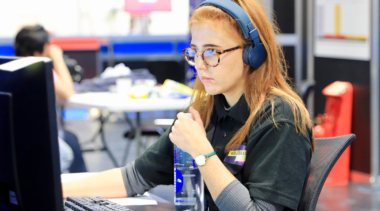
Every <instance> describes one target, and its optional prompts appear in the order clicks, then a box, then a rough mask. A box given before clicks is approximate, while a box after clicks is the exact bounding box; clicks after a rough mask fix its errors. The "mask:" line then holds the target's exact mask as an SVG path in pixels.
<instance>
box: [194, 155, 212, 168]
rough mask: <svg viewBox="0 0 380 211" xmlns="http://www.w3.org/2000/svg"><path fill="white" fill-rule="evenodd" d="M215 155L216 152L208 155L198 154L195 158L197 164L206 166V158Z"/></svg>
mask: <svg viewBox="0 0 380 211" xmlns="http://www.w3.org/2000/svg"><path fill="white" fill-rule="evenodd" d="M213 155H216V152H211V153H210V154H207V155H197V156H196V157H195V159H194V160H195V164H197V166H204V165H205V164H206V159H207V158H209V157H211V156H213Z"/></svg>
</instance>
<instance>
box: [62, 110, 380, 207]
mask: <svg viewBox="0 0 380 211" xmlns="http://www.w3.org/2000/svg"><path fill="white" fill-rule="evenodd" d="M113 117H115V118H111V119H113V121H112V122H109V123H107V124H106V126H105V138H106V140H107V142H108V143H109V146H110V150H111V151H112V153H114V155H115V157H116V159H117V161H118V162H119V164H121V163H122V157H123V154H124V150H125V146H126V144H127V139H125V138H123V134H124V132H125V131H126V130H127V129H128V125H127V124H126V123H125V122H124V121H123V120H122V118H117V117H118V116H116V115H115V116H113ZM119 117H120V116H119ZM167 118H169V117H168V116H167ZM152 121H153V118H144V119H143V121H142V122H143V123H151V122H152ZM98 127H99V123H98V122H96V121H95V120H90V119H87V120H70V121H66V125H65V128H66V129H67V130H69V131H71V132H74V133H75V134H76V135H77V136H78V138H79V141H80V142H81V143H83V142H85V141H87V140H89V139H90V138H91V137H92V136H93V134H94V133H95V132H96V130H97V129H98ZM149 139H150V142H151V143H153V142H154V141H155V140H156V139H155V138H149ZM144 140H145V141H146V140H147V139H146V138H145V139H144ZM98 141H99V140H98ZM98 143H100V142H97V143H95V144H93V145H95V146H99V144H98ZM86 146H87V147H86ZM86 146H82V147H83V148H88V147H89V146H90V145H86ZM136 147H137V145H136V142H135V141H132V142H131V149H130V150H129V153H128V157H127V159H126V162H127V163H128V162H131V161H133V160H134V159H136V156H137V153H136ZM84 159H85V162H86V165H87V168H88V170H89V171H91V172H99V171H104V170H108V169H111V168H114V166H113V164H112V162H111V160H110V159H109V157H108V155H107V154H106V152H100V151H97V152H86V153H84ZM151 192H153V193H155V194H156V195H158V196H160V197H162V198H164V199H166V200H168V201H170V202H173V197H174V196H173V186H158V187H156V188H154V189H153V190H151ZM316 210H317V211H330V210H334V211H335V210H337V211H375V210H380V192H378V193H375V192H372V191H371V189H370V186H369V185H363V184H350V185H348V186H342V187H325V188H323V190H322V193H321V195H320V198H319V201H318V205H317V209H316Z"/></svg>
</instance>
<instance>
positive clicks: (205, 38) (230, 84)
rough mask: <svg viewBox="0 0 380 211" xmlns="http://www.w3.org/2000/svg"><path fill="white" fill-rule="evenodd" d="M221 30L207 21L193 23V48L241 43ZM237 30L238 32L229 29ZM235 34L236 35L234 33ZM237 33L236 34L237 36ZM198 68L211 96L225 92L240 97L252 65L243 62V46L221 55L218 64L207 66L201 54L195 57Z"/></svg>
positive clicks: (226, 46)
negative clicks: (214, 27) (206, 22)
mask: <svg viewBox="0 0 380 211" xmlns="http://www.w3.org/2000/svg"><path fill="white" fill-rule="evenodd" d="M219 30H227V29H223V28H221V27H220V28H217V29H216V30H215V29H213V27H210V26H209V25H208V24H205V23H196V24H193V25H192V26H191V29H190V31H191V35H192V40H191V47H192V48H193V49H196V50H197V51H198V52H199V53H202V52H203V51H204V50H206V49H214V50H217V51H222V50H226V49H229V48H233V47H236V46H238V45H239V43H238V42H236V41H235V40H236V39H233V38H232V37H230V36H226V33H222V31H219ZM229 33H236V34H235V35H236V36H239V35H238V32H229ZM232 35H234V34H232ZM236 36H234V37H236ZM195 69H196V70H197V72H198V77H199V79H200V80H201V81H202V83H203V84H204V86H205V89H206V92H207V93H208V94H210V95H217V94H221V93H222V94H224V95H225V96H226V97H229V96H231V97H232V96H238V97H240V96H241V95H242V94H243V93H244V83H245V78H246V75H247V71H248V70H249V66H247V65H245V64H244V62H243V49H242V48H239V49H237V50H233V51H230V52H227V53H224V54H221V55H220V63H219V65H218V66H216V67H210V66H208V65H207V64H206V63H205V62H204V61H203V59H202V56H201V55H200V54H199V56H198V58H197V59H196V63H195Z"/></svg>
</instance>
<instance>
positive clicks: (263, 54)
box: [243, 43, 267, 68]
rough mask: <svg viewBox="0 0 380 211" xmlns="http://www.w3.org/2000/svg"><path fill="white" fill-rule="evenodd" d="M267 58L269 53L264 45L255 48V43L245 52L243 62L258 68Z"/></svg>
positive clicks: (245, 48)
mask: <svg viewBox="0 0 380 211" xmlns="http://www.w3.org/2000/svg"><path fill="white" fill-rule="evenodd" d="M266 58H267V51H266V50H265V47H264V45H263V44H262V43H260V44H258V45H256V46H254V44H253V43H250V44H247V45H246V46H245V47H244V51H243V61H244V63H245V64H247V65H249V66H251V67H254V68H258V67H260V66H261V65H262V64H263V63H264V61H265V59H266Z"/></svg>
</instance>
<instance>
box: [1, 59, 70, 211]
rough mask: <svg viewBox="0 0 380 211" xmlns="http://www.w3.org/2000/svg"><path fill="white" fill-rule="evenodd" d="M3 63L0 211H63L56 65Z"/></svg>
mask: <svg viewBox="0 0 380 211" xmlns="http://www.w3.org/2000/svg"><path fill="white" fill-rule="evenodd" d="M7 60H8V62H6V61H7ZM0 61H2V62H3V64H0V163H1V164H0V210H10V211H13V210H17V211H19V210H22V211H24V210H25V211H26V210H58V211H61V210H63V201H62V189H61V180H60V164H59V151H58V138H57V137H58V134H57V119H56V112H55V95H54V84H53V73H52V68H53V66H52V62H51V60H50V59H45V58H38V57H27V58H16V57H14V58H13V59H12V58H9V57H8V58H6V59H4V58H2V57H0Z"/></svg>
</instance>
